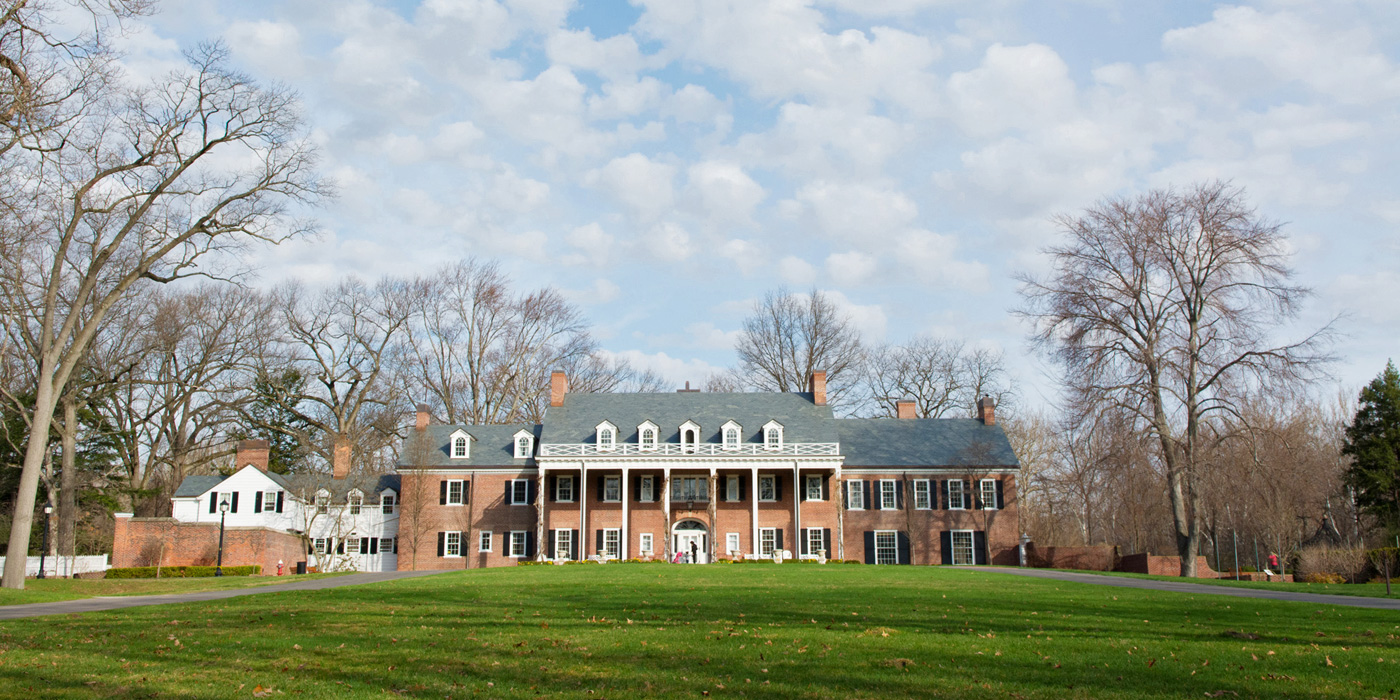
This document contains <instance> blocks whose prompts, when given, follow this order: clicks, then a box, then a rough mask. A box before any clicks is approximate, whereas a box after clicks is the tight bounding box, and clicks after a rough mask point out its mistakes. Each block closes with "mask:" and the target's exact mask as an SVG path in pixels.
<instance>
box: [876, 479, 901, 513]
mask: <svg viewBox="0 0 1400 700" xmlns="http://www.w3.org/2000/svg"><path fill="white" fill-rule="evenodd" d="M898 507H899V482H897V481H895V480H894V479H884V480H882V481H880V510H895V509H896V508H898Z"/></svg>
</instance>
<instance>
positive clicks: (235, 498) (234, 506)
mask: <svg viewBox="0 0 1400 700" xmlns="http://www.w3.org/2000/svg"><path fill="white" fill-rule="evenodd" d="M228 512H230V513H237V512H238V492H237V491H234V492H233V502H232V503H230V504H229V507H228Z"/></svg>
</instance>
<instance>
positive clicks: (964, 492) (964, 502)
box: [943, 478, 972, 510]
mask: <svg viewBox="0 0 1400 700" xmlns="http://www.w3.org/2000/svg"><path fill="white" fill-rule="evenodd" d="M955 483H956V484H957V485H958V504H957V505H953V484H955ZM943 484H944V489H945V490H946V491H947V492H948V510H972V504H971V503H969V501H970V500H971V498H972V494H970V493H968V491H970V490H971V489H970V488H969V486H970V484H969V483H968V482H967V480H966V479H962V478H957V479H948V480H946V481H944V482H943Z"/></svg>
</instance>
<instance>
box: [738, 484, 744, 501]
mask: <svg viewBox="0 0 1400 700" xmlns="http://www.w3.org/2000/svg"><path fill="white" fill-rule="evenodd" d="M739 500H740V501H742V500H744V480H743V479H742V478H740V479H739Z"/></svg>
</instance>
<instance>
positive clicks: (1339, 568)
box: [1296, 547, 1366, 583]
mask: <svg viewBox="0 0 1400 700" xmlns="http://www.w3.org/2000/svg"><path fill="white" fill-rule="evenodd" d="M1296 566H1297V572H1298V573H1299V574H1301V575H1302V577H1303V578H1302V580H1304V581H1306V580H1308V577H1309V576H1310V575H1312V574H1331V575H1333V576H1336V577H1339V578H1341V579H1342V581H1338V583H1342V582H1345V581H1358V580H1360V577H1361V574H1362V572H1363V571H1364V570H1365V568H1366V552H1365V551H1363V550H1360V549H1342V548H1333V547H1309V548H1307V549H1304V550H1302V551H1300V552H1298V562H1297V565H1296Z"/></svg>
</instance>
